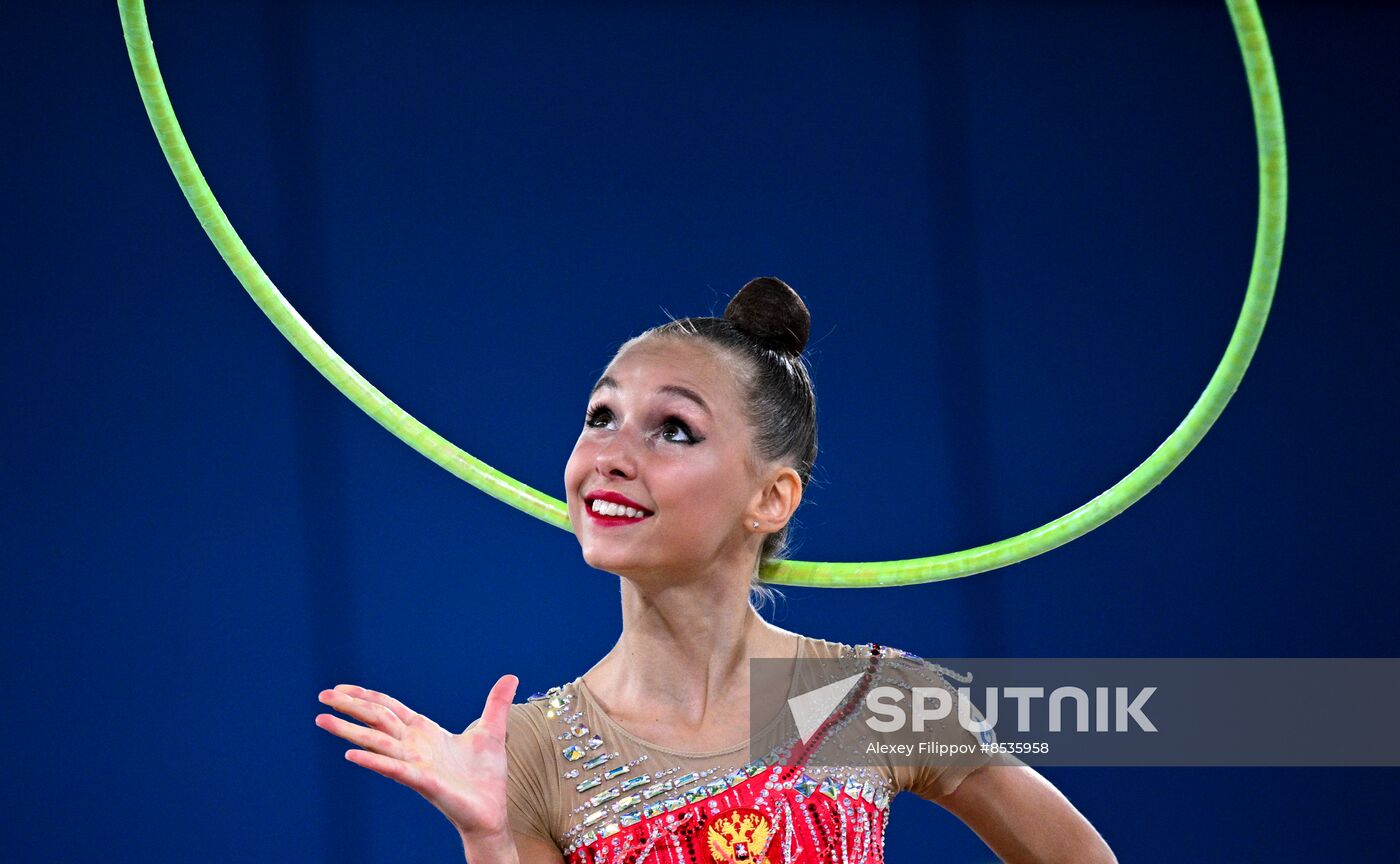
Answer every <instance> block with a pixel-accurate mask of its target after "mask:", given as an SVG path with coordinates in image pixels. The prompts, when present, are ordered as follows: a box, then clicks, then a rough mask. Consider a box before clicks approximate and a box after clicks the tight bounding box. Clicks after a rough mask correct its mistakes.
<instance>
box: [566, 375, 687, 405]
mask: <svg viewBox="0 0 1400 864" xmlns="http://www.w3.org/2000/svg"><path fill="white" fill-rule="evenodd" d="M605 388H608V389H612V390H617V389H618V386H617V380H616V379H615V378H613V377H612V376H611V375H604V376H603V377H602V378H599V379H598V383H597V384H594V385H593V392H594V393H597V392H598V391H599V390H602V389H605ZM656 392H658V393H669V394H671V395H673V396H679V397H681V398H682V399H689V400H690V401H691V402H694V403H695V404H696V405H699V406H700V409H701V410H702V411H704V412H705V413H706V414H713V412H712V411H710V406H709V405H706V404H705V400H704V399H702V398H700V394H699V393H696V392H695V391H694V390H692V389H690V388H689V387H682V386H681V385H679V384H662V385H661V386H660V387H657V388H656Z"/></svg>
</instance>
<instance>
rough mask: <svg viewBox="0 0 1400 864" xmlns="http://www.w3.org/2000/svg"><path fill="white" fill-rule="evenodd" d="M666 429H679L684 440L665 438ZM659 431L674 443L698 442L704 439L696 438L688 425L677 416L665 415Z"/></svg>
mask: <svg viewBox="0 0 1400 864" xmlns="http://www.w3.org/2000/svg"><path fill="white" fill-rule="evenodd" d="M668 429H675V430H677V431H679V432H680V433H681V434H682V435H684V436H685V440H682V441H676V440H675V439H673V438H666V430H668ZM661 433H662V437H663V438H665V439H666V440H667V441H671V442H672V443H675V444H699V443H700V442H701V441H703V440H705V439H703V438H696V437H695V436H694V435H693V434H692V433H691V431H690V427H689V426H687V425H685V421H684V420H682V419H681V418H679V417H667V418H666V421H665V422H664V423H662V424H661Z"/></svg>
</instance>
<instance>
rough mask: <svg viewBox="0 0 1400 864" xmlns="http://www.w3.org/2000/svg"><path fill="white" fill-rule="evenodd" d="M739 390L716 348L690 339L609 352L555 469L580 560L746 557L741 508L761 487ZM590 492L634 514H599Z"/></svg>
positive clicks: (686, 565)
mask: <svg viewBox="0 0 1400 864" xmlns="http://www.w3.org/2000/svg"><path fill="white" fill-rule="evenodd" d="M738 387H739V384H738V382H737V381H736V380H735V377H734V370H733V368H732V367H731V366H729V365H726V364H725V362H723V361H722V360H721V358H720V355H719V352H718V351H716V350H715V349H711V348H709V347H707V346H705V345H702V344H697V343H694V342H689V341H682V340H676V339H648V340H643V341H642V342H638V343H635V344H634V345H632V346H631V347H630V348H628V349H627V350H626V351H624V352H623V353H621V354H619V355H618V356H617V357H615V358H614V359H613V362H612V364H611V365H610V366H609V367H608V369H607V371H606V372H605V373H604V375H603V377H602V378H600V379H599V382H598V385H597V387H596V388H595V390H594V391H593V394H592V396H591V398H590V399H589V403H588V412H587V417H586V420H585V422H584V426H583V431H582V432H581V433H580V434H579V438H578V442H577V443H576V444H575V445H574V451H573V453H572V454H571V455H570V456H569V462H568V465H567V466H566V467H565V469H564V484H565V488H566V490H567V493H568V504H569V521H570V522H571V523H572V524H573V528H574V534H575V536H577V538H578V541H579V545H580V546H581V547H582V548H583V557H584V560H585V561H587V562H588V563H589V565H591V566H593V567H596V568H598V569H600V570H606V571H608V572H611V573H617V574H620V575H625V574H627V573H629V572H634V573H638V574H641V573H644V572H657V571H666V570H668V569H669V570H674V571H690V570H693V569H695V567H696V566H697V565H699V564H702V563H703V562H715V563H717V564H720V565H721V566H723V565H726V564H730V565H732V564H736V563H739V562H742V561H744V560H745V555H746V554H747V555H752V554H753V553H752V550H749V551H748V552H747V553H746V552H745V548H746V545H747V544H748V541H749V539H750V538H751V537H752V536H753V535H752V533H751V532H749V531H746V530H745V529H744V511H745V510H746V509H747V508H749V507H750V506H751V505H752V504H753V503H754V500H755V497H756V495H757V493H758V491H759V490H758V487H757V482H756V479H757V478H756V475H755V466H754V464H753V463H752V462H751V461H750V460H751V457H750V452H751V450H750V447H751V441H752V432H751V430H750V428H749V423H748V420H747V418H746V417H745V416H744V415H743V412H742V406H741V404H740V401H739V395H740V394H739V393H738V392H737V391H738ZM600 495H602V496H603V497H604V498H605V499H606V498H607V497H608V496H609V495H612V496H620V497H621V498H622V499H625V501H626V502H630V504H631V506H632V507H633V508H637V509H639V510H640V511H641V512H640V514H637V513H633V514H629V513H627V512H626V511H620V512H617V513H616V515H609V514H610V513H612V512H614V511H612V510H608V509H605V511H604V512H603V513H599V512H597V511H596V509H595V508H594V504H593V502H594V499H595V498H598V497H599V496H600Z"/></svg>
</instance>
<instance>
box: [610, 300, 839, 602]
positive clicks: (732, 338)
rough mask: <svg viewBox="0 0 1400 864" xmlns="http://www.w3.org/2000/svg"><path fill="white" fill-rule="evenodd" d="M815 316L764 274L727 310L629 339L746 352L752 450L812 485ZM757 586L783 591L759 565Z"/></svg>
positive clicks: (780, 542)
mask: <svg viewBox="0 0 1400 864" xmlns="http://www.w3.org/2000/svg"><path fill="white" fill-rule="evenodd" d="M811 323H812V317H811V315H810V314H809V313H808V312H807V305H806V304H805V303H803V302H802V298H801V297H799V296H797V292H796V291H794V290H792V288H791V287H789V286H788V284H787V283H786V282H783V281H782V280H781V279H777V278H774V277H772V276H762V277H760V278H758V279H754V280H752V281H750V282H749V283H748V284H747V285H745V286H744V287H743V288H741V289H739V292H738V293H737V294H735V295H734V299H732V300H730V301H729V305H728V306H727V307H725V310H724V317H723V318H679V319H673V320H671V321H668V322H666V323H665V324H661V325H658V326H656V327H653V328H651V329H650V330H648V331H646V332H645V333H642V334H641V335H639V336H637V337H635V338H633V339H630V340H628V342H627V343H625V344H624V345H623V347H624V348H625V347H626V346H627V345H630V344H632V343H634V342H637V341H639V340H642V339H647V338H657V337H668V338H700V339H704V340H705V341H707V342H710V343H711V344H713V345H715V346H717V347H718V348H720V349H721V350H722V351H724V352H726V353H728V354H729V355H730V356H733V357H737V358H742V361H743V362H741V363H739V364H737V366H736V369H737V372H738V375H739V383H740V392H741V393H742V394H743V396H744V407H745V411H746V413H747V415H748V418H749V422H750V424H751V425H752V427H753V430H754V441H753V451H754V454H753V455H754V456H756V457H757V458H758V460H759V461H761V462H786V463H787V464H789V465H790V466H791V467H792V468H793V469H794V470H795V471H797V474H798V476H799V477H800V478H801V479H802V488H803V489H804V490H805V489H806V488H807V484H808V481H809V480H811V477H812V466H813V464H814V463H815V462H816V459H817V397H816V392H815V391H814V390H813V387H812V377H811V374H810V372H809V371H808V369H807V365H806V363H805V361H804V359H803V357H802V352H803V349H804V348H806V346H807V337H808V335H809V333H810V332H811ZM619 350H621V349H619ZM788 528H789V525H784V526H783V528H782V529H781V530H780V531H777V532H774V533H773V534H770V535H768V536H767V537H765V538H764V541H763V546H762V548H761V549H760V550H759V564H762V563H763V562H765V561H768V560H781V559H782V558H783V557H784V556H785V555H786V553H787V551H788ZM750 587H751V594H753V595H757V596H759V597H762V598H766V599H770V600H771V599H772V597H773V595H774V594H776V593H777V592H776V591H775V590H774V589H773V588H772V587H771V586H769V585H767V584H765V583H762V582H760V581H758V576H757V572H755V574H754V580H753V583H752V585H751V586H750Z"/></svg>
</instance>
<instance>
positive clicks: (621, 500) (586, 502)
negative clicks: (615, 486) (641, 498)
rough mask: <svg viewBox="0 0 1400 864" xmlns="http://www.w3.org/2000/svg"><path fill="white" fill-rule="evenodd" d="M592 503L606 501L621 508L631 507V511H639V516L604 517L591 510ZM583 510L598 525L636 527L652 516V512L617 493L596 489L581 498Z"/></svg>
mask: <svg viewBox="0 0 1400 864" xmlns="http://www.w3.org/2000/svg"><path fill="white" fill-rule="evenodd" d="M594 501H607V502H609V503H612V504H620V505H622V506H623V507H631V508H632V509H633V510H639V511H641V514H642V515H641V516H639V517H632V518H629V517H627V516H604V515H603V514H602V513H598V512H596V511H595V510H594V509H593V502H594ZM583 509H584V510H585V511H586V512H587V513H588V516H589V518H590V519H592V520H593V521H594V523H596V524H598V525H603V526H605V525H636V524H637V523H638V522H641V521H642V520H643V519H646V518H647V517H649V516H651V515H652V511H650V510H648V509H647V508H645V507H643V506H642V505H640V504H638V503H637V502H636V501H633V500H632V499H631V498H628V497H627V496H626V495H623V494H621V493H618V492H613V491H612V490H609V489H598V490H594V491H593V492H589V493H588V494H587V495H585V496H584V497H583Z"/></svg>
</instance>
